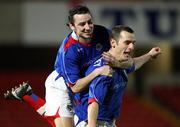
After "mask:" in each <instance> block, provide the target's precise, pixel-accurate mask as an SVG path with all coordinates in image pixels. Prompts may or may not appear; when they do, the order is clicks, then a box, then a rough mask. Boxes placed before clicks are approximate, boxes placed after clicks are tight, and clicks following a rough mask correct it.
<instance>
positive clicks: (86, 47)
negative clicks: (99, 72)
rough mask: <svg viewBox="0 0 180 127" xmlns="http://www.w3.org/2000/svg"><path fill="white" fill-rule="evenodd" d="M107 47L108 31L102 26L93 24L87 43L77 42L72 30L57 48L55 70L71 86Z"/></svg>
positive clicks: (108, 44)
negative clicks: (91, 34) (89, 40)
mask: <svg viewBox="0 0 180 127" xmlns="http://www.w3.org/2000/svg"><path fill="white" fill-rule="evenodd" d="M109 48H110V42H109V31H108V30H107V29H106V28H105V27H103V26H99V25H95V26H94V31H93V36H92V39H91V42H90V43H88V44H84V43H81V42H79V41H78V38H77V36H76V34H75V33H74V32H72V33H70V34H69V35H68V36H67V37H66V38H65V39H64V40H63V43H62V45H61V47H60V48H59V51H58V54H57V57H56V61H55V70H56V71H57V72H58V73H59V74H60V76H63V77H64V79H65V81H66V83H67V85H68V86H72V85H74V84H75V82H76V81H77V80H78V79H80V78H82V77H84V76H85V71H86V70H87V68H88V67H89V65H91V64H92V63H93V61H95V60H96V59H97V58H99V56H100V55H101V54H102V53H103V52H104V51H107V50H108V49H109Z"/></svg>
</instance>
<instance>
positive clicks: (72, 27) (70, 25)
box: [69, 23, 75, 31]
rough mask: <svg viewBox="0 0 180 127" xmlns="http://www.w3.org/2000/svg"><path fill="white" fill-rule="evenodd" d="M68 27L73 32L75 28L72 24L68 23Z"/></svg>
mask: <svg viewBox="0 0 180 127" xmlns="http://www.w3.org/2000/svg"><path fill="white" fill-rule="evenodd" d="M69 27H70V28H71V30H73V31H74V30H75V27H74V24H72V23H69Z"/></svg>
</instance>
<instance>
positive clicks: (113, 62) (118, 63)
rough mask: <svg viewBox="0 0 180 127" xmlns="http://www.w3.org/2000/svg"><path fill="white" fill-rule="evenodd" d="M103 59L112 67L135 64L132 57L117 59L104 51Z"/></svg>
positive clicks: (126, 66)
mask: <svg viewBox="0 0 180 127" xmlns="http://www.w3.org/2000/svg"><path fill="white" fill-rule="evenodd" d="M102 56H103V59H104V60H105V61H107V62H108V65H110V66H111V67H117V68H123V69H125V68H128V67H130V66H132V65H133V59H132V58H131V57H130V58H129V59H127V60H121V61H120V60H117V59H116V58H115V57H113V56H112V55H111V54H110V53H109V52H103V54H102Z"/></svg>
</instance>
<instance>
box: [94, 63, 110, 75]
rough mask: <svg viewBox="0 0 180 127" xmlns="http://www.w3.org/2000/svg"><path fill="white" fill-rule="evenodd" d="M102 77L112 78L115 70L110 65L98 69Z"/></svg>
mask: <svg viewBox="0 0 180 127" xmlns="http://www.w3.org/2000/svg"><path fill="white" fill-rule="evenodd" d="M97 69H98V72H99V74H100V75H105V76H110V77H112V75H113V69H112V67H110V66H109V65H104V66H102V67H99V68H97Z"/></svg>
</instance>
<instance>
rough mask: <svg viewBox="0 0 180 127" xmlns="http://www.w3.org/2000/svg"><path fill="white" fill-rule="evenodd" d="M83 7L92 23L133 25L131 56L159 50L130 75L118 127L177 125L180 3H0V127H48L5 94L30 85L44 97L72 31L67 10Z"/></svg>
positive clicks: (14, 0)
mask: <svg viewBox="0 0 180 127" xmlns="http://www.w3.org/2000/svg"><path fill="white" fill-rule="evenodd" d="M76 4H85V5H87V6H88V7H89V9H90V10H91V12H92V14H93V17H94V23H95V24H100V25H104V26H106V27H107V28H109V29H111V27H113V26H114V25H117V24H125V25H129V26H130V27H132V28H133V29H134V31H135V35H136V39H137V42H136V48H135V52H134V54H133V55H134V56H138V55H141V54H144V53H145V52H147V51H148V50H149V49H150V48H151V47H153V46H160V47H161V48H162V55H161V56H160V57H159V59H158V60H152V61H151V62H149V63H147V64H146V65H145V66H144V67H143V68H141V69H140V70H138V71H137V72H135V73H133V74H132V75H130V81H129V84H128V88H127V91H126V93H125V96H124V102H123V107H122V112H121V115H120V117H119V119H118V120H117V124H118V127H180V100H179V99H180V60H178V59H179V56H180V36H179V35H180V8H179V6H180V1H178V0H8V1H6V0H1V1H0V56H1V57H0V58H1V61H0V87H1V89H0V95H1V96H0V102H1V105H0V113H1V116H2V117H1V119H0V126H1V127H40V126H41V127H50V125H48V124H47V123H46V122H45V121H43V120H42V119H41V118H40V116H39V115H38V114H36V112H34V111H33V110H32V109H31V108H30V107H28V106H27V105H25V104H24V103H23V102H17V101H7V100H5V99H4V98H3V93H4V92H5V91H6V90H7V89H9V88H11V87H13V86H15V85H18V84H20V83H22V82H23V81H28V82H29V83H30V84H31V86H32V87H33V89H34V91H35V93H37V94H38V95H40V96H41V97H42V98H44V92H45V90H44V82H45V79H46V77H47V76H48V74H49V73H50V72H51V71H52V70H53V66H54V61H55V57H56V52H57V50H58V48H59V46H60V43H61V41H62V40H63V39H64V37H65V36H66V34H67V33H68V32H69V31H70V30H69V28H68V27H67V26H66V23H67V13H68V10H69V9H70V8H71V7H72V6H74V5H76Z"/></svg>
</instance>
